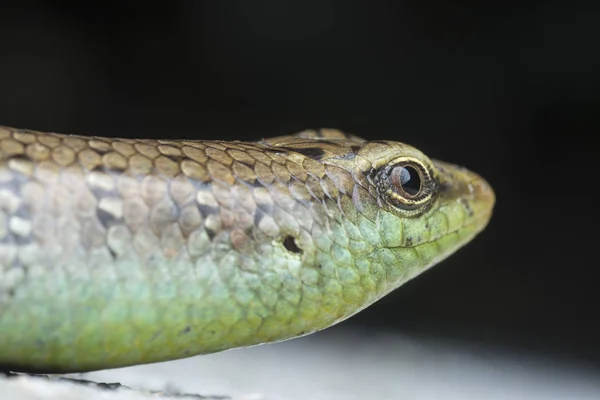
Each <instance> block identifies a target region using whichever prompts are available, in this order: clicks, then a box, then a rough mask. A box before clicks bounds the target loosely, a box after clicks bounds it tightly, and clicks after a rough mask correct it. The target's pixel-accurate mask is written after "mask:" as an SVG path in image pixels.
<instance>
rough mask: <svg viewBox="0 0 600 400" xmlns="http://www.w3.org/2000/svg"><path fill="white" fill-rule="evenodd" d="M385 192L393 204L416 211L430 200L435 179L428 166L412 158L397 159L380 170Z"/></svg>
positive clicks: (381, 182)
mask: <svg viewBox="0 0 600 400" xmlns="http://www.w3.org/2000/svg"><path fill="white" fill-rule="evenodd" d="M380 174H381V175H380V180H379V182H380V184H381V187H382V189H383V193H384V194H385V196H386V197H387V198H388V201H390V202H391V203H392V205H394V206H396V207H398V208H401V209H404V210H410V211H414V210H417V209H420V208H421V207H422V206H423V205H425V204H426V203H428V202H429V200H430V199H431V198H432V196H433V192H434V181H433V179H432V177H431V174H430V173H429V170H428V168H427V167H426V166H425V165H424V164H423V163H421V162H420V161H418V160H416V159H412V158H402V159H397V160H394V161H393V162H391V163H390V164H388V165H387V166H386V167H385V168H383V169H382V170H381V171H380Z"/></svg>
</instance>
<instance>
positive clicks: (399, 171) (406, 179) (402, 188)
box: [390, 165, 423, 198]
mask: <svg viewBox="0 0 600 400" xmlns="http://www.w3.org/2000/svg"><path fill="white" fill-rule="evenodd" d="M390 177H391V179H392V184H393V185H394V187H395V188H396V190H397V191H398V192H399V194H403V195H406V196H407V197H409V198H414V197H417V196H418V194H419V192H420V191H421V189H422V187H423V182H422V179H421V174H420V173H419V171H418V170H417V169H416V168H415V167H412V166H410V165H397V166H396V167H394V169H393V170H392V173H391V174H390Z"/></svg>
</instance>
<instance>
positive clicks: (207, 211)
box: [196, 202, 219, 218]
mask: <svg viewBox="0 0 600 400" xmlns="http://www.w3.org/2000/svg"><path fill="white" fill-rule="evenodd" d="M196 206H197V207H198V211H200V213H201V214H202V216H203V217H204V218H206V217H208V216H209V215H212V214H218V213H219V208H218V207H212V206H207V205H204V204H201V203H198V202H196Z"/></svg>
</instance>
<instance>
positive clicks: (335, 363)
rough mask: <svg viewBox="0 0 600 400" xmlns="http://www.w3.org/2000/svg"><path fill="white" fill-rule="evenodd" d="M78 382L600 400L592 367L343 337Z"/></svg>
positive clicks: (290, 399) (266, 399)
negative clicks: (93, 381)
mask: <svg viewBox="0 0 600 400" xmlns="http://www.w3.org/2000/svg"><path fill="white" fill-rule="evenodd" d="M77 377H82V378H85V379H89V380H95V381H101V382H121V383H122V384H124V385H127V386H130V387H134V388H141V389H151V390H166V391H168V392H171V393H177V392H179V393H181V392H184V393H192V394H202V395H228V396H230V397H231V398H232V399H236V400H337V399H340V400H342V399H343V400H359V399H360V400H379V399H402V400H413V399H414V400H429V399H435V400H459V399H460V400H483V399H485V400H534V399H535V400H563V399H564V400H588V399H589V400H598V399H600V371H599V370H594V369H591V368H589V367H588V368H584V367H583V366H574V365H561V364H559V363H558V361H551V360H544V361H542V360H539V359H538V360H536V359H532V358H526V357H525V356H518V355H516V354H512V355H511V354H500V353H497V352H492V351H490V350H486V351H483V350H481V349H468V348H464V347H463V348H458V347H456V346H452V347H451V346H449V345H443V344H442V343H433V342H429V341H427V342H425V341H423V342H418V341H414V340H408V339H406V338H403V337H401V336H392V335H378V336H370V337H366V336H364V335H359V334H352V333H344V331H343V330H340V329H337V328H334V329H330V330H328V331H326V332H322V333H319V334H316V335H312V336H309V337H306V338H302V339H296V340H291V341H288V342H283V343H278V344H273V345H263V346H258V347H253V348H248V349H238V350H233V351H227V352H223V353H219V354H213V355H208V356H201V357H194V358H190V359H186V360H180V361H174V362H169V363H161V364H154V365H145V366H138V367H131V368H123V369H116V370H107V371H99V372H95V373H90V374H85V375H77ZM17 382H18V384H17ZM38 386H39V387H38ZM34 387H35V390H33V389H32V388H34ZM32 391H34V392H35V393H37V394H35V395H34V397H32V396H31V392H32ZM40 393H43V394H44V396H41V395H40ZM40 396H41V397H40ZM147 398H153V399H157V398H161V397H148V396H147V395H144V394H141V393H136V392H131V391H123V390H120V391H117V392H110V391H106V390H92V389H90V388H88V387H78V386H77V385H73V384H69V383H64V382H55V381H43V380H38V379H33V378H22V379H21V378H20V380H16V381H15V380H8V381H7V380H4V381H2V380H0V399H2V400H4V399H10V400H13V399H14V400H33V399H36V400H38V399H40V400H41V399H43V400H47V399H52V400H54V399H61V400H62V399H65V400H67V399H68V400H75V399H77V400H78V399H86V400H100V399H102V400H117V399H118V400H121V399H136V400H137V399H147ZM163 398H164V397H163Z"/></svg>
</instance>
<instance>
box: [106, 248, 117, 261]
mask: <svg viewBox="0 0 600 400" xmlns="http://www.w3.org/2000/svg"><path fill="white" fill-rule="evenodd" d="M108 251H109V252H110V256H111V257H112V259H113V260H116V259H117V253H115V251H114V250H113V249H111V248H110V247H109V248H108Z"/></svg>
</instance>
